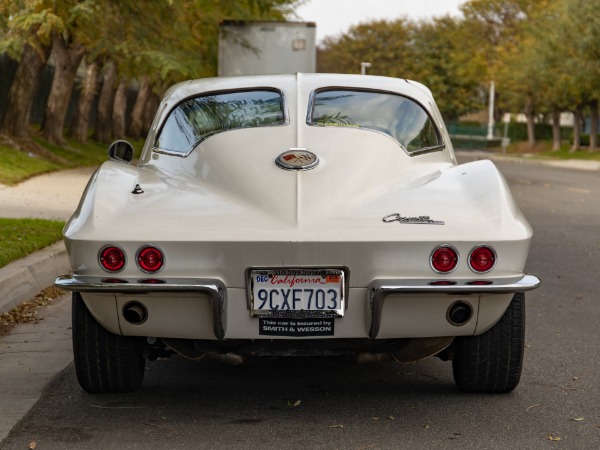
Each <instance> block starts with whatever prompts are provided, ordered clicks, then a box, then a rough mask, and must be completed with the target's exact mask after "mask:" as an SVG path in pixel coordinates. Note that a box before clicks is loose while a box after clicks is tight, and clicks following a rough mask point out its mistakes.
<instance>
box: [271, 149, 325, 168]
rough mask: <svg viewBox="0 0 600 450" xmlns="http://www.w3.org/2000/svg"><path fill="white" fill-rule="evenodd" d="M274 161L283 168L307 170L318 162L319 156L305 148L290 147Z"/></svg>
mask: <svg viewBox="0 0 600 450" xmlns="http://www.w3.org/2000/svg"><path fill="white" fill-rule="evenodd" d="M275 163H276V164H277V165H278V166H279V167H281V168H282V169H285V170H309V169H313V168H314V167H316V166H317V164H319V158H318V157H317V155H315V154H314V153H313V152H309V151H307V150H306V149H305V148H290V149H289V150H288V151H287V152H283V153H282V154H281V155H279V156H278V157H277V159H276V160H275Z"/></svg>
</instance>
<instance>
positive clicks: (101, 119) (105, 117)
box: [94, 62, 117, 144]
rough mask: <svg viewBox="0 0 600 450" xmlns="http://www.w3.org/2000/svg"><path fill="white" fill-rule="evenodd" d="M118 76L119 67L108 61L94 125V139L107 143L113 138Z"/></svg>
mask: <svg viewBox="0 0 600 450" xmlns="http://www.w3.org/2000/svg"><path fill="white" fill-rule="evenodd" d="M116 78H117V69H116V68H115V65H114V64H113V63H112V62H108V63H107V64H106V65H105V66H104V81H103V83H102V89H101V90H100V99H99V101H98V112H97V114H96V126H95V127H94V139H95V140H97V141H99V142H103V143H105V144H108V143H110V141H111V139H112V111H113V104H114V100H115V80H116Z"/></svg>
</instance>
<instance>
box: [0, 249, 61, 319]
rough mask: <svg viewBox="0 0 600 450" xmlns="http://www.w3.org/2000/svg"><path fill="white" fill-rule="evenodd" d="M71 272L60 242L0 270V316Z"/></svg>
mask: <svg viewBox="0 0 600 450" xmlns="http://www.w3.org/2000/svg"><path fill="white" fill-rule="evenodd" d="M70 270H71V267H70V265H69V257H68V255H67V250H66V249H65V244H64V242H62V241H60V242H57V243H55V244H52V245H50V246H49V247H46V248H44V249H42V250H40V251H37V252H35V253H32V254H31V255H28V256H26V257H24V258H22V259H19V260H17V261H15V262H13V263H10V264H9V265H7V266H4V267H2V268H1V269H0V314H1V313H5V312H7V311H10V310H11V309H13V308H15V307H16V306H18V305H20V304H21V303H23V302H24V301H27V300H29V299H31V298H32V297H34V296H35V295H36V294H37V293H39V292H40V291H41V290H43V289H44V288H47V287H48V286H50V285H51V284H52V283H53V282H54V280H55V279H56V277H57V276H58V275H61V274H64V273H68V272H69V271H70Z"/></svg>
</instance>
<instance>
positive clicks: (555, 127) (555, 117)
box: [552, 109, 560, 152]
mask: <svg viewBox="0 0 600 450" xmlns="http://www.w3.org/2000/svg"><path fill="white" fill-rule="evenodd" d="M559 150H560V111H559V110H558V109H554V110H552V151H553V152H557V151H559Z"/></svg>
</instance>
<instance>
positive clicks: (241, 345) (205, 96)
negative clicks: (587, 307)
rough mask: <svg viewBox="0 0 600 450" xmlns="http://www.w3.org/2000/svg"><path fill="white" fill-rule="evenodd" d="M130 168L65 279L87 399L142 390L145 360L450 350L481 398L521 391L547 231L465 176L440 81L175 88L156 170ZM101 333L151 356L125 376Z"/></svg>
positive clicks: (147, 159)
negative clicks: (490, 365) (531, 267)
mask: <svg viewBox="0 0 600 450" xmlns="http://www.w3.org/2000/svg"><path fill="white" fill-rule="evenodd" d="M400 119H401V120H400ZM113 156H114V152H113ZM113 159H115V160H116V161H111V162H107V163H105V165H103V166H102V167H101V168H100V169H99V171H98V172H97V173H96V174H95V175H94V177H93V178H92V180H91V181H90V184H89V186H88V188H87V189H86V192H85V193H84V196H83V198H82V202H81V204H80V206H79V208H78V211H77V212H76V213H75V215H74V216H73V218H72V219H71V221H70V222H69V224H68V225H67V227H66V228H65V242H66V244H67V248H68V250H69V254H70V258H71V264H72V267H73V274H72V275H68V276H65V277H61V278H59V279H58V280H57V282H56V284H57V285H59V286H61V287H64V288H66V289H69V290H72V291H74V292H75V293H74V346H75V347H74V348H75V362H76V368H77V372H78V377H79V381H80V383H81V384H82V386H83V388H84V389H86V390H88V391H90V392H113V391H127V390H133V389H136V388H137V387H139V385H140V384H141V382H142V378H143V370H142V371H140V369H139V367H140V366H141V367H143V364H144V363H143V361H144V357H148V358H150V359H152V358H153V357H155V356H157V355H163V354H167V353H169V352H172V351H175V352H178V353H180V354H183V355H185V356H188V357H201V356H202V355H205V354H206V355H208V356H211V357H214V358H216V359H221V360H225V361H235V362H240V361H242V359H243V358H244V357H245V356H247V355H269V354H276V355H298V354H302V355H306V354H311V355H333V354H352V355H355V356H356V357H357V358H358V359H360V360H369V359H381V358H380V356H381V355H382V354H389V355H391V356H390V357H393V358H395V359H396V360H399V361H404V362H408V361H415V360H418V359H421V358H424V357H428V356H432V355H436V354H437V355H438V356H440V357H443V358H446V359H453V360H454V369H455V379H456V382H457V384H458V386H459V387H460V388H461V389H464V390H468V391H486V392H488V391H492V392H506V391H510V390H512V389H514V387H516V385H517V383H518V381H519V375H520V371H521V366H522V349H523V331H524V316H523V312H524V310H523V307H524V303H523V292H525V291H527V290H530V289H534V288H536V287H537V286H538V285H539V280H538V279H537V278H536V277H534V276H531V275H526V274H524V273H523V268H524V266H525V262H526V258H527V253H528V250H529V244H530V240H531V228H530V227H529V225H528V224H527V221H526V220H525V218H524V217H523V216H522V214H521V213H520V211H519V210H518V208H517V206H516V205H515V203H514V201H513V199H512V197H511V196H510V192H509V190H508V187H507V186H506V183H505V181H504V179H503V178H502V176H501V175H500V174H499V173H498V171H497V170H496V168H495V167H494V166H493V164H491V163H489V162H476V163H471V164H466V165H463V166H457V165H456V162H455V159H454V155H453V153H452V149H451V144H450V141H449V137H448V135H447V132H446V131H445V128H444V125H443V123H442V121H441V117H440V115H439V112H438V111H437V108H436V107H435V104H434V102H433V99H432V98H431V95H430V93H429V92H428V91H427V89H426V88H424V87H422V86H421V85H419V84H416V83H413V82H407V81H405V80H395V79H389V78H383V77H358V76H340V75H296V76H274V77H237V78H220V79H209V80H201V81H196V82H190V83H187V84H182V85H178V86H177V87H175V88H174V89H173V90H171V91H170V92H169V93H168V94H167V95H166V97H165V100H164V101H163V103H162V105H161V107H160V108H159V112H158V115H157V118H156V120H155V123H154V125H153V128H152V130H151V131H150V133H149V136H148V140H147V142H146V146H145V149H144V152H143V154H142V157H141V159H140V163H139V165H138V166H137V167H132V166H129V165H127V164H124V162H125V163H127V162H128V161H124V162H123V161H118V159H119V158H113ZM500 335H503V336H505V337H506V336H507V335H508V336H509V338H508V340H506V339H504V338H500V337H499V336H500ZM457 337H459V338H458V339H455V338H457ZM98 339H100V340H102V343H103V344H102V345H108V346H115V348H119V349H122V350H123V351H124V353H123V354H124V355H127V356H123V357H122V358H127V360H128V361H131V360H132V358H133V360H134V361H136V363H135V364H133V365H131V364H125V365H123V367H125V369H123V370H124V371H125V372H123V370H121V369H119V370H116V369H114V367H115V362H120V361H121V359H120V358H121V357H119V356H115V354H114V353H110V352H109V354H108V355H109V356H107V355H104V356H102V355H100V354H98V350H97V348H98V345H97V344H98V342H97V341H98ZM483 340H485V341H486V342H487V345H486V346H480V345H479V344H480V343H481V342H483ZM482 348H485V350H481V349H482ZM482 351H484V352H486V353H485V354H481V352H482ZM90 352H91V354H92V355H95V356H94V357H91V356H90ZM115 358H116V359H115ZM490 358H492V359H494V360H496V361H497V362H499V364H497V366H498V367H499V368H498V370H496V371H491V372H490V371H487V372H486V375H482V373H483V371H481V370H478V368H480V367H479V365H480V364H482V361H483V360H490ZM486 364H487V363H486ZM90 374H93V375H90ZM123 380H124V381H123Z"/></svg>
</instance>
